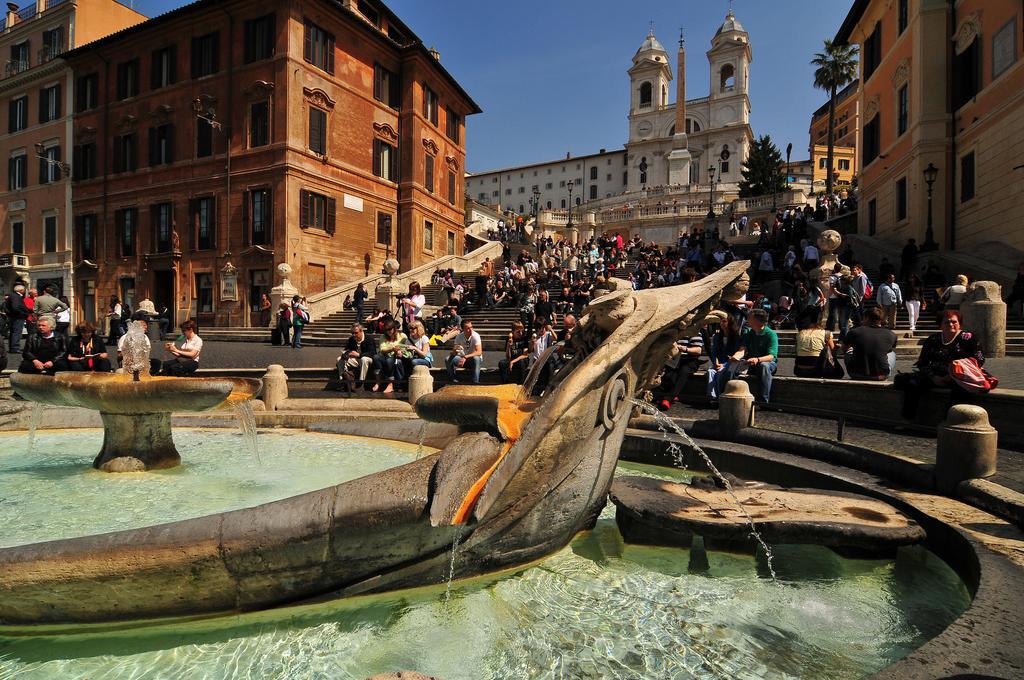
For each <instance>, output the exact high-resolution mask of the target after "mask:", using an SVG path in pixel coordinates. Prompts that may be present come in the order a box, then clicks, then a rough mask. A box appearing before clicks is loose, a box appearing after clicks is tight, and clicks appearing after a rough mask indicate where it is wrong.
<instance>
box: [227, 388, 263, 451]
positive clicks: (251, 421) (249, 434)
mask: <svg viewBox="0 0 1024 680" xmlns="http://www.w3.org/2000/svg"><path fill="white" fill-rule="evenodd" d="M232 408H233V409H234V410H235V415H236V416H237V417H238V429H239V430H241V432H242V438H243V439H245V443H246V444H247V445H248V446H249V451H250V452H251V453H252V456H253V458H255V459H256V464H257V465H259V463H260V442H259V437H258V433H257V430H256V412H255V411H253V408H252V402H251V401H249V400H248V399H246V400H245V401H236V402H235V403H234V404H232Z"/></svg>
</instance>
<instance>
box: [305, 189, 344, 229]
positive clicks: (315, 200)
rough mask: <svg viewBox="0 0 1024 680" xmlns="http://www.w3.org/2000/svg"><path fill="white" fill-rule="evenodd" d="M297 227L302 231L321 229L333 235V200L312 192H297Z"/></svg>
mask: <svg viewBox="0 0 1024 680" xmlns="http://www.w3.org/2000/svg"><path fill="white" fill-rule="evenodd" d="M299 201H300V202H299V226H300V227H302V228H303V229H323V230H324V231H326V232H327V233H328V234H333V233H334V212H335V202H334V199H333V198H330V197H328V196H324V195H323V194H315V193H313V192H312V191H305V190H302V191H300V192H299Z"/></svg>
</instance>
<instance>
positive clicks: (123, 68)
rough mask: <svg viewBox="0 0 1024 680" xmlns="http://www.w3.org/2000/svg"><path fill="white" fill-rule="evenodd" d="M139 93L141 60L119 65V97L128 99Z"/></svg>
mask: <svg viewBox="0 0 1024 680" xmlns="http://www.w3.org/2000/svg"><path fill="white" fill-rule="evenodd" d="M138 94H139V60H138V59H132V60H131V61H126V62H124V63H121V64H118V65H117V98H118V99H128V98H129V97H134V96H136V95H138Z"/></svg>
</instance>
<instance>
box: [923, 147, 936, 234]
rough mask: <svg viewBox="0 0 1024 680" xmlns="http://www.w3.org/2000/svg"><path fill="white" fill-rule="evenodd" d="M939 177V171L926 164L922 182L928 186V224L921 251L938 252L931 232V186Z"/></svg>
mask: <svg viewBox="0 0 1024 680" xmlns="http://www.w3.org/2000/svg"><path fill="white" fill-rule="evenodd" d="M938 176H939V169H938V168H937V167H935V166H934V165H932V164H931V163H928V167H927V168H925V169H924V181H925V184H927V185H928V222H927V228H926V229H925V232H924V243H922V244H921V250H923V251H928V250H938V248H939V244H938V243H936V242H935V233H934V232H933V231H932V185H933V184H935V178H936V177H938Z"/></svg>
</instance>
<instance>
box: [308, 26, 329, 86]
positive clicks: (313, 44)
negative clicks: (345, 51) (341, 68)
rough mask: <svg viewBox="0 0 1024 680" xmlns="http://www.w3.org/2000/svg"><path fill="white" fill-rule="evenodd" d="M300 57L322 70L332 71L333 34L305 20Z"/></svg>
mask: <svg viewBox="0 0 1024 680" xmlns="http://www.w3.org/2000/svg"><path fill="white" fill-rule="evenodd" d="M302 58H303V59H305V60H306V61H308V62H309V63H310V64H312V65H313V66H316V67H317V68H319V69H320V70H322V71H327V72H328V73H331V74H333V73H334V35H332V34H331V33H328V32H327V31H325V30H324V29H322V28H320V27H319V26H317V25H316V24H314V23H312V22H310V21H307V22H306V29H305V33H304V37H303V42H302Z"/></svg>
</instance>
